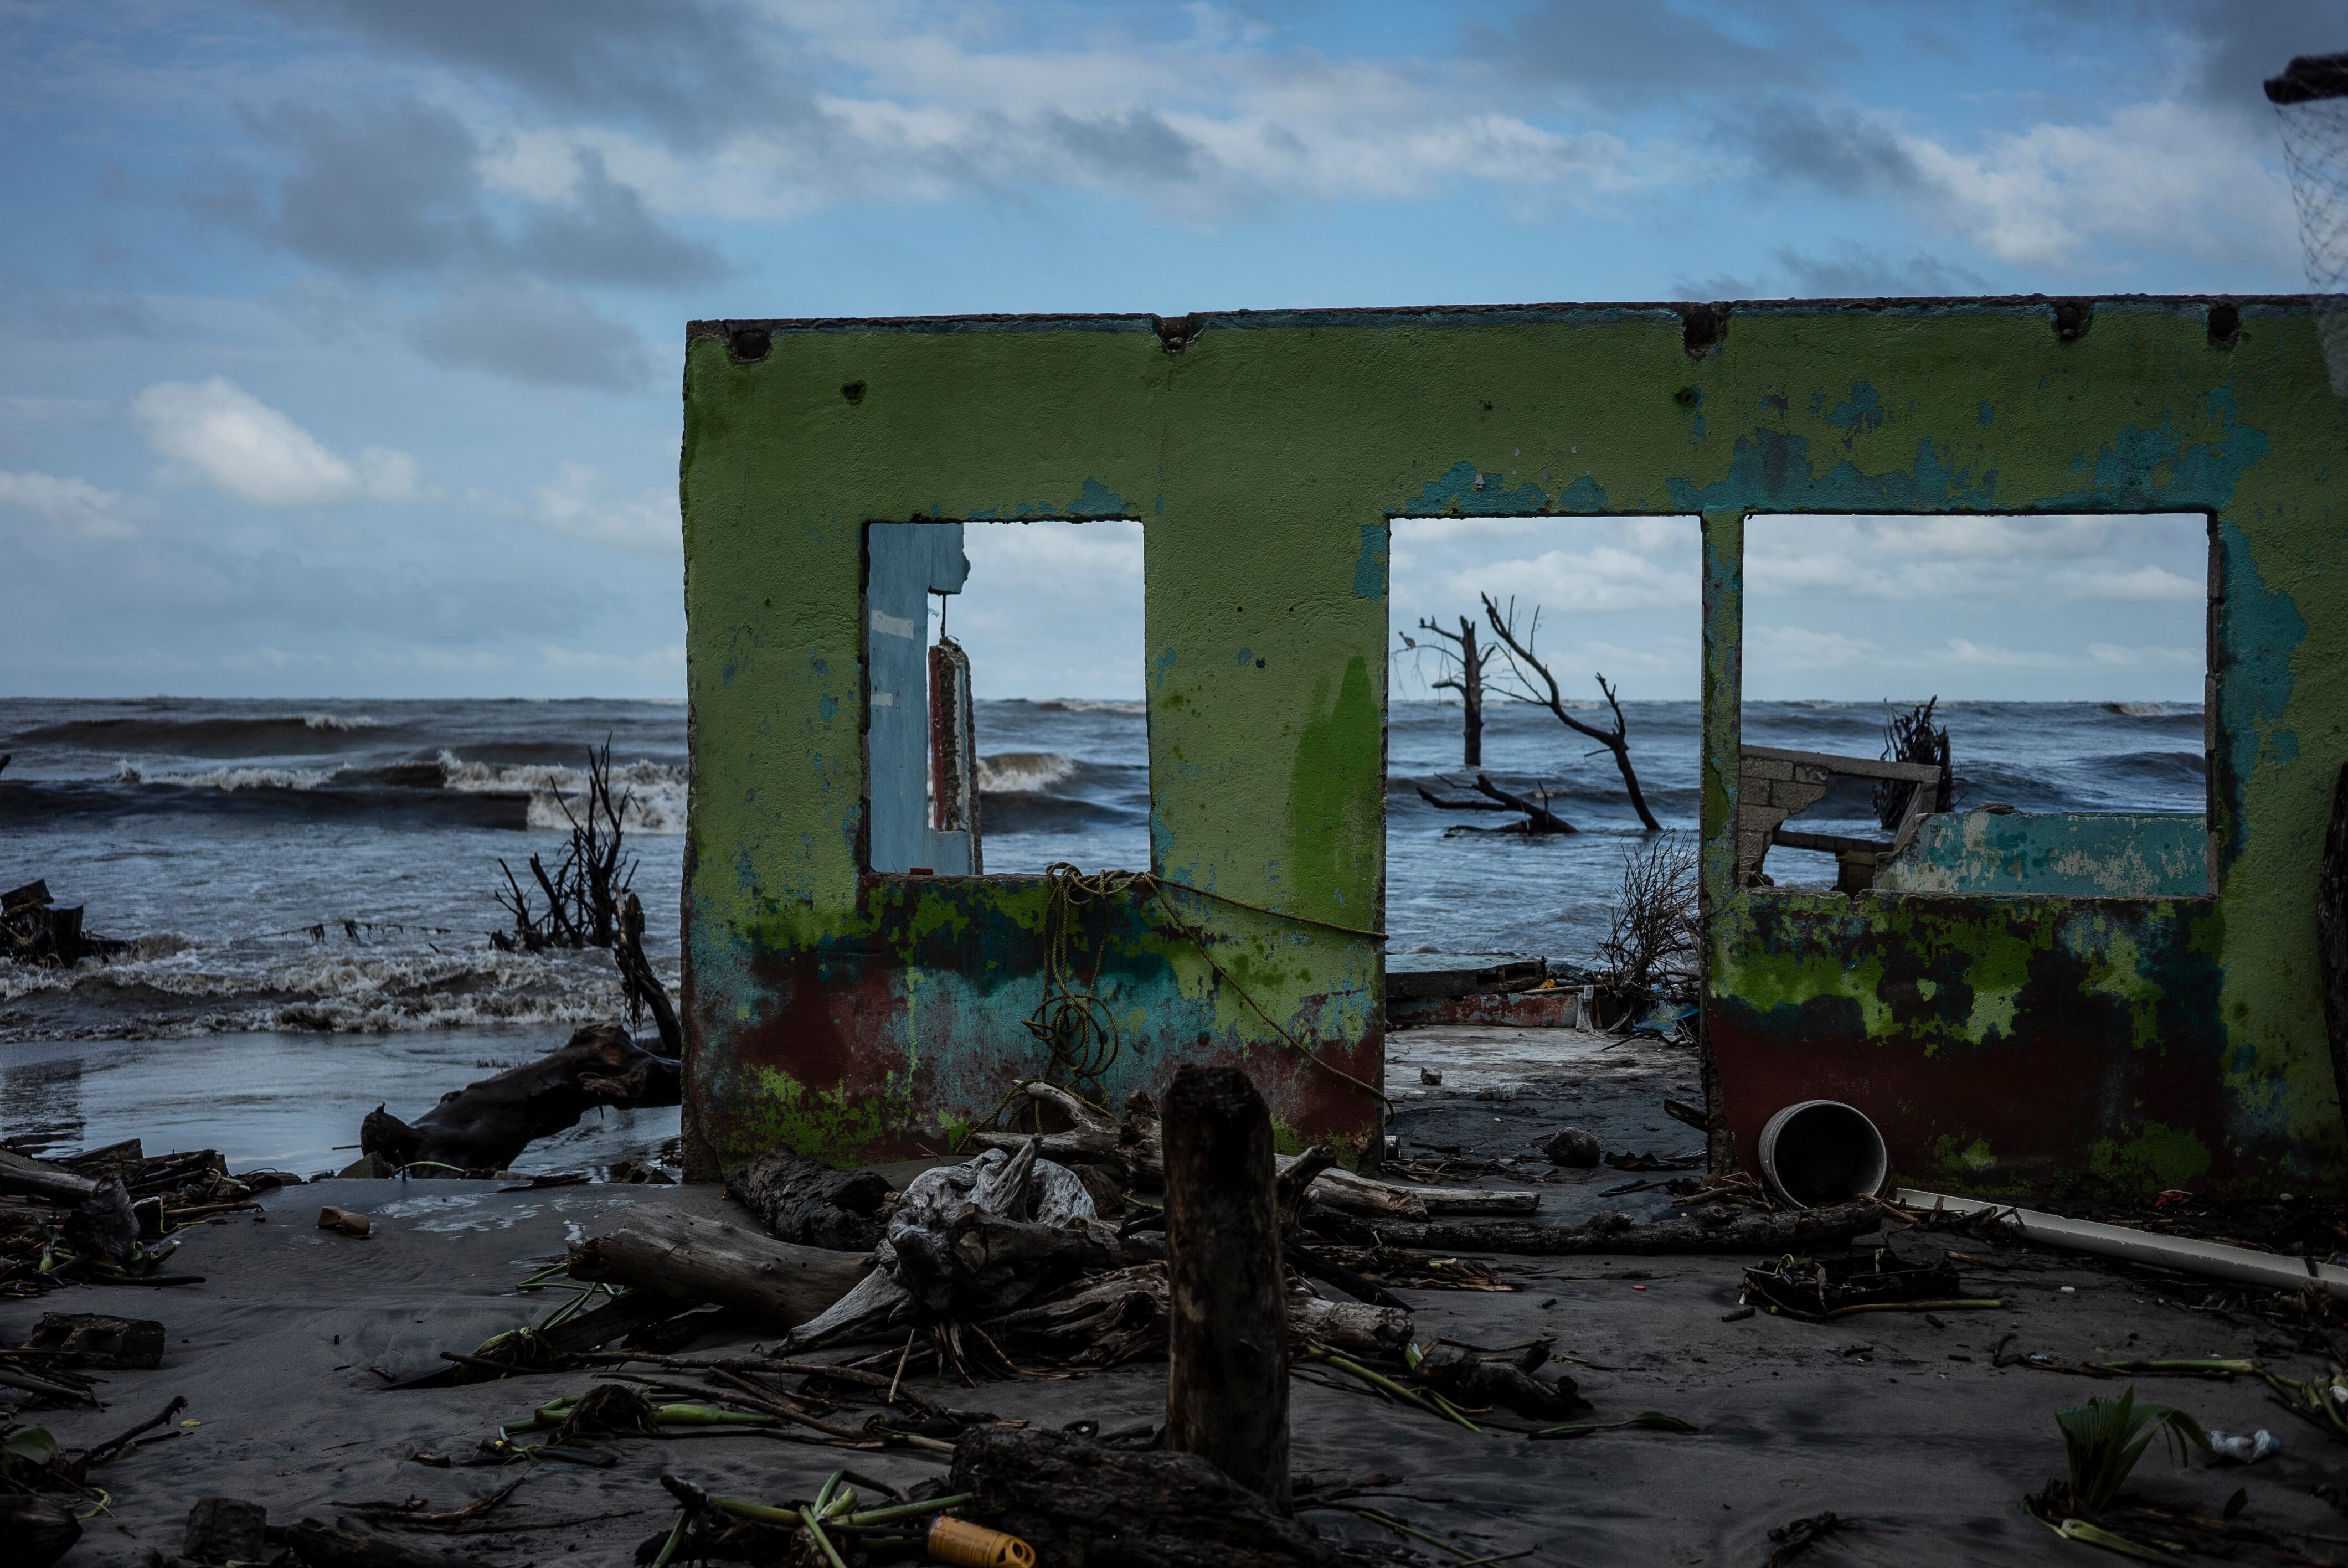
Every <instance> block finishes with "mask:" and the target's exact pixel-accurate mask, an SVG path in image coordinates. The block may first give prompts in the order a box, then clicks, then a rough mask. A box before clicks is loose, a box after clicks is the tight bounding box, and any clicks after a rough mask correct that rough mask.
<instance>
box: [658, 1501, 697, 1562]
mask: <svg viewBox="0 0 2348 1568" xmlns="http://www.w3.org/2000/svg"><path fill="white" fill-rule="evenodd" d="M692 1522H693V1514H692V1512H690V1511H687V1512H683V1513H680V1514H678V1515H677V1516H676V1528H675V1529H674V1530H672V1531H670V1532H668V1539H667V1540H666V1541H664V1542H661V1549H660V1555H659V1556H657V1557H655V1558H654V1559H653V1568H668V1560H669V1559H670V1558H672V1557H674V1556H675V1555H676V1548H677V1543H678V1542H682V1541H683V1540H684V1539H685V1526H686V1525H688V1524H690V1523H692Z"/></svg>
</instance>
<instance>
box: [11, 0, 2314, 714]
mask: <svg viewBox="0 0 2348 1568" xmlns="http://www.w3.org/2000/svg"><path fill="white" fill-rule="evenodd" d="M2341 48H2348V3H2343V0H2326V3H2322V4H2317V3H2312V0H2302V3H2296V4H2292V3H2278V4H2256V3H2244V0H2234V3H2231V4H2227V3H2221V0H2167V3H2160V0H2036V3H2035V4H2029V5H1994V4H1969V3H1966V0H1949V3H1947V4H1943V5H1935V6H1931V7H1924V6H1915V5H1849V4H1843V5H1824V4H1807V3H1804V0H1771V3H1769V4H1761V3H1758V0H1755V3H1749V4H1748V3H1745V0H1723V3H1719V4H1713V5H1699V4H1695V3H1694V0H1675V3H1673V4H1662V3H1657V4H1646V5H1622V4H1615V3H1612V0H1492V3H1488V4H1462V5H1435V4H1412V5H1405V4H1389V3H1377V0H1354V3H1352V4H1336V3H1334V0H1289V3H1282V0H1259V3H1255V4H1241V5H1210V4H1182V5H1177V4H1164V5H1158V4H1128V5H1080V4H1057V3H1054V0H1031V3H1026V4H1021V5H999V4H955V3H953V0H938V3H935V4H930V5H900V4H893V3H891V0H858V3H852V4H849V3H843V4H829V3H816V0H804V3H802V0H761V3H744V4H721V3H718V0H672V3H668V4H661V5H651V4H644V3H642V0H495V3H484V0H397V3H392V0H384V3H379V4H365V3H361V0H255V3H253V4H248V5H221V4H202V3H184V4H183V3H178V0H78V3H74V4H54V5H53V4H46V3H44V0H0V211H4V212H5V213H6V214H7V219H6V221H5V224H0V549H5V559H6V560H7V562H8V567H7V569H6V570H5V572H0V660H5V678H0V690H5V691H6V692H13V693H17V694H54V695H127V694H143V693H149V692H180V693H191V694H207V695H254V696H263V695H266V696H300V695H354V696H391V695H406V696H433V695H519V696H568V695H608V696H660V697H667V696H675V695H678V694H681V693H682V691H683V685H684V615H683V608H682V586H681V576H682V560H681V552H680V548H679V543H678V525H677V517H676V499H675V497H676V456H677V445H678V423H679V408H678V399H677V381H678V375H679V370H680V365H681V360H682V353H683V329H684V324H685V322H686V321H687V320H690V319H694V318H702V317H726V316H735V317H744V316H748V317H757V316H809V315H843V316H861V315H908V314H930V313H957V312H994V311H1014V312H1031V311H1032V312H1092V311H1155V312H1158V313H1163V314H1179V313H1187V312H1190V311H1194V310H1212V309H1229V308H1241V307H1267V308H1268V307H1282V306H1354V305H1390V304H1418V303H1463V302H1508V301H1540V300H1604V299H1636V300H1652V299H1658V298H1688V299H1698V300H1710V299H1736V298H1753V297H1785V296H1796V295H1853V294H1877V293H1970V292H2059V293H2072V294H2076V293H2094V292H2296V291H2298V290H2301V289H2303V288H2304V287H2305V283H2304V280H2303V274H2302V270H2301V262H2300V251H2299V244H2298V238H2297V231H2296V224H2295V219H2294V215H2293V209H2292V205H2291V193H2290V189H2289V186H2288V184H2287V181H2286V179H2285V177H2284V173H2283V169H2282V166H2281V156H2280V148H2279V143H2278V138H2277V133H2276V127H2275V122H2274V119H2273V116H2272V113H2271V111H2270V110H2269V108H2267V106H2266V104H2265V102H2264V100H2263V98H2262V97H2261V96H2260V92H2259V87H2258V84H2259V81H2260V78H2261V77H2265V76H2268V75H2271V74H2272V73H2273V72H2275V71H2277V70H2279V69H2280V68H2281V66H2282V65H2283V63H2284V62H2285V61H2286V60H2287V59H2288V58H2289V57H2290V56H2291V55H2293V54H2302V53H2321V52H2328V51H2332V50H2337V49H2341ZM1447 528H1448V529H1449V530H1450V532H1449V534H1445V532H1444V530H1445V529H1447ZM2198 529H2199V524H2198V522H2189V523H2188V522H2174V521H2172V522H2165V523H2164V522H2159V521H2155V520H2145V519H2130V520H2127V524H2125V525H2123V524H2119V523H2115V522H2112V521H2108V520H2106V521H2097V520H2095V519H2037V520H2035V521H2034V523H2031V524H2030V525H2028V526H2024V525H2023V524H2022V523H2021V522H2020V521H2019V520H2016V521H2015V522H2014V523H2013V526H2010V527H2008V526H2003V525H2001V526H2000V527H1997V528H1991V529H1988V530H1980V529H1974V530H1972V532H1970V533H1968V532H1964V531H1962V530H1954V531H1952V526H1946V525H1934V524H1931V523H1930V522H1929V521H1928V522H1925V523H1922V524H1917V523H1902V524H1895V523H1890V522H1881V521H1869V520H1866V519H1839V518H1823V519H1822V518H1805V519H1799V520H1786V521H1784V522H1783V523H1782V525H1772V524H1769V523H1766V522H1756V525H1755V528H1754V538H1755V552H1756V553H1755V556H1754V570H1755V573H1756V581H1755V588H1754V600H1753V602H1752V603H1751V604H1750V605H1749V606H1748V626H1749V629H1750V630H1749V634H1750V635H1751V636H1752V637H1753V639H1754V656H1753V660H1752V661H1751V667H1752V669H1753V671H1755V682H1756V685H1755V690H1756V694H1782V695H1789V696H1794V695H1817V696H1832V695H1849V696H1855V697H1868V698H1871V697H1875V696H1879V695H1883V694H1885V693H1884V692H1881V691H1879V690H1878V689H1877V688H1879V687H1880V686H1882V685H1883V684H1884V683H1885V682H1888V681H1890V680H1893V679H1894V678H1895V677H1896V678H1897V679H1898V680H1900V681H1902V682H1905V681H1907V680H1909V679H1910V675H1911V673H1912V675H1913V678H1914V680H1915V681H1916V682H1919V683H1920V684H1930V683H1931V682H1932V681H1933V680H1934V679H1935V678H1936V677H1937V676H1938V675H1939V674H1940V673H1941V668H1942V667H1943V666H1945V667H1946V668H1947V669H1948V670H1950V671H1953V672H1954V673H1953V675H1952V682H1951V684H1952V686H1953V687H1954V688H1955V689H1954V690H1949V689H1947V688H1942V689H1943V690H1944V692H1945V694H1948V695H1952V696H1953V695H1958V694H1964V695H1977V696H1992V695H2042V696H2072V695H2093V696H2119V697H2152V698H2161V697H2172V696H2173V697H2180V698H2189V697H2190V696H2192V695H2194V694H2195V693H2197V692H2198V691H2199V661H2200V651H2199V635H2200V633H2199V624H2200V612H2199V596H2200V592H2201V588H2200V584H2201V576H2200V573H2201V558H2200V554H2199V549H2200V546H2199V533H2198ZM976 531H977V530H975V529H974V530H973V532H976ZM994 532H995V533H996V534H998V535H1001V536H1002V538H990V540H989V541H987V542H984V543H983V545H974V548H973V584H972V589H971V596H970V599H969V602H968V617H969V619H968V626H969V628H970V629H971V630H972V631H973V634H974V635H976V634H978V633H979V632H980V631H981V630H982V618H983V616H988V615H992V616H995V617H998V618H999V626H1000V628H1001V630H999V631H998V633H997V635H996V645H997V647H998V648H999V649H1000V650H1001V651H1000V653H999V656H997V657H995V658H994V659H993V660H992V661H989V662H987V663H985V664H983V665H982V666H981V668H980V670H979V674H978V681H979V689H980V692H981V693H982V694H983V695H998V696H1011V695H1030V696H1043V695H1082V696H1138V694H1139V692H1140V658H1139V649H1138V631H1135V630H1132V629H1131V623H1130V617H1129V614H1128V612H1127V611H1125V610H1121V609H1119V608H1118V606H1119V605H1121V604H1123V603H1124V602H1126V601H1125V600H1123V599H1121V598H1120V597H1119V596H1120V595H1125V594H1128V593H1135V594H1138V582H1139V571H1140V565H1139V561H1138V544H1135V543H1133V542H1132V540H1131V539H1130V538H1129V537H1128V538H1125V539H1124V540H1123V541H1122V542H1120V540H1119V538H1115V537H1112V536H1113V534H1114V532H1115V531H1114V530H1109V529H1102V528H1094V529H1093V530H1092V531H1091V532H1089V533H1087V532H1086V531H1085V530H1083V529H1077V528H1060V529H1049V528H1040V527H1039V528H1036V529H1035V530H1033V531H1032V533H1031V534H1030V536H1029V538H1028V539H1027V540H1026V542H1025V543H1021V542H1018V541H1011V542H1007V543H1006V542H1004V540H1005V539H1007V538H1008V534H1007V532H1006V531H1004V530H995V531H994ZM987 551H992V552H994V556H995V557H999V558H1000V559H1001V560H1002V561H1003V563H1004V565H1005V568H1006V569H1005V570H1004V571H1003V572H1002V573H1000V574H999V575H998V574H997V573H995V572H994V570H993V569H991V568H990V567H989V559H992V558H990V557H989V556H987V555H986V554H985V553H984V552H987ZM1022 552H1025V553H1024V554H1023V553H1022ZM1120 552H1123V553H1122V554H1120ZM1394 560H1395V622H1396V624H1397V625H1398V626H1401V625H1406V624H1408V623H1409V622H1410V621H1412V620H1415V619H1416V614H1418V613H1436V612H1438V611H1439V612H1442V613H1447V614H1448V613H1456V610H1457V608H1459V600H1460V598H1461V596H1462V595H1463V594H1472V593H1473V592H1474V591H1479V589H1478V586H1477V585H1478V583H1479V582H1490V581H1495V580H1506V581H1509V582H1512V583H1515V584H1516V585H1517V587H1518V591H1519V593H1520V594H1524V593H1526V592H1528V591H1529V585H1534V584H1541V585H1547V586H1545V587H1543V588H1541V589H1540V591H1541V592H1542V593H1544V594H1545V595H1546V598H1545V600H1544V605H1545V609H1546V610H1547V612H1548V618H1547V619H1546V620H1544V623H1543V625H1544V633H1543V635H1544V637H1545V638H1547V639H1549V640H1550V641H1548V642H1546V643H1545V646H1547V647H1551V648H1554V649H1555V650H1556V651H1558V653H1559V656H1560V659H1562V660H1565V661H1568V662H1569V663H1570V665H1571V666H1572V667H1574V668H1576V669H1577V670H1578V669H1580V668H1581V666H1582V665H1584V664H1588V665H1590V666H1591V668H1593V669H1605V670H1606V671H1607V673H1608V674H1609V675H1610V677H1611V678H1613V679H1616V680H1619V681H1621V682H1623V685H1624V689H1625V690H1626V692H1631V693H1632V694H1634V695H1649V696H1686V695H1692V694H1693V693H1694V647H1695V635H1694V564H1693V563H1694V555H1693V543H1692V526H1691V525H1688V524H1685V523H1683V522H1681V521H1678V520H1674V519H1647V520H1628V519H1623V520H1598V521H1591V522H1574V523H1570V524H1568V523H1566V522H1563V521H1561V520H1557V519H1551V520H1549V521H1547V522H1544V523H1540V524H1531V523H1516V524H1505V523H1485V522H1478V523H1473V524H1462V525H1450V524H1443V523H1439V522H1435V521H1427V522H1424V523H1409V522H1406V523H1401V524H1398V525H1397V544H1396V548H1395V557H1394ZM1046 568H1050V569H1056V570H1061V571H1063V572H1064V574H1065V573H1066V572H1071V571H1073V572H1077V573H1078V577H1077V578H1076V579H1068V580H1080V579H1081V574H1082V572H1084V571H1093V570H1098V571H1101V572H1105V573H1107V574H1108V579H1114V581H1113V582H1112V581H1109V580H1108V579H1103V584H1102V588H1101V591H1099V592H1098V593H1097V594H1094V595H1091V596H1089V597H1086V596H1083V595H1079V596H1078V598H1079V600H1082V602H1080V603H1077V604H1076V605H1074V606H1073V607H1072V606H1071V602H1070V597H1069V595H1068V593H1067V592H1066V589H1061V588H1053V587H1050V586H1048V585H1047V583H1046V581H1045V578H1046V577H1047V576H1048V572H1047V571H1046ZM1961 580H1962V581H1963V582H1966V583H1970V584H1972V589H1970V590H1969V591H1968V592H1967V593H1964V594H1956V595H1952V593H1951V591H1950V585H1951V584H1952V583H1955V582H1959V581H1961ZM982 590H984V594H982ZM2033 596H2034V597H2033ZM982 597H985V598H986V599H987V600H988V602H986V603H982V602H981V600H982ZM1047 605H1048V606H1049V607H1050V608H1051V609H1052V610H1053V613H1052V615H1051V616H1050V617H1049V620H1050V623H1051V624H1053V625H1054V626H1056V627H1057V628H1059V629H1060V630H1059V631H1058V634H1057V641H1055V640H1054V638H1052V637H1047V636H1042V635H1039V634H1036V633H1035V630H1034V628H1035V627H1036V626H1038V625H1041V624H1043V623H1044V622H1045V620H1046V618H1045V614H1044V611H1045V608H1046V606H1047ZM1470 605H1471V607H1472V600H1471V601H1470ZM949 613H950V614H951V613H953V611H951V610H950V611H949ZM1022 629H1025V630H1022ZM1014 633H1015V634H1014ZM1120 639H1121V640H1122V641H1130V642H1132V643H1134V644H1135V648H1134V658H1133V660H1132V662H1131V666H1130V671H1129V678H1128V671H1126V669H1125V668H1124V667H1123V665H1122V664H1121V662H1120V661H1116V660H1110V661H1104V660H1103V658H1102V657H1101V655H1100V650H1101V649H1103V648H1107V647H1115V646H1122V641H1119V640H1120ZM1601 660H1602V661H1604V662H1603V663H1601V662H1600V661H1601ZM1903 661H1905V662H1904V663H1903ZM1928 665H1929V666H1930V668H1927V667H1926V666H1928ZM1910 666H1912V667H1913V668H1912V670H1911V669H1910ZM1406 679H1407V678H1405V679H1404V681H1402V682H1398V684H1397V695H1402V694H1406V693H1405V690H1404V687H1405V685H1406ZM1968 683H1970V687H1969V686H1968ZM1862 685H1863V686H1865V688H1866V689H1864V690H1861V689H1860V688H1861V686H1862ZM1765 687H1766V690H1764V688H1765ZM1846 688H1848V690H1846Z"/></svg>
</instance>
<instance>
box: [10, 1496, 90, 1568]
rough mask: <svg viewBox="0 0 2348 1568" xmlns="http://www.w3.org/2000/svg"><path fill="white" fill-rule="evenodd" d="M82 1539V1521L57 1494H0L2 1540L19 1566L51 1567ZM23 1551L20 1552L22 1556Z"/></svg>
mask: <svg viewBox="0 0 2348 1568" xmlns="http://www.w3.org/2000/svg"><path fill="white" fill-rule="evenodd" d="M80 1539H81V1521H80V1520H78V1519H76V1518H75V1517H74V1515H73V1510H72V1509H70V1508H68V1507H67V1506H66V1505H65V1504H64V1503H63V1502H60V1501H58V1500H57V1499H56V1498H54V1497H43V1496H40V1495H39V1494H38V1493H33V1492H19V1493H15V1494H13V1495H11V1494H7V1493H0V1541H5V1542H9V1547H8V1560H9V1561H10V1562H11V1563H17V1564H19V1565H20V1568H49V1564H50V1563H54V1562H56V1561H57V1559H58V1558H60V1557H62V1556H64V1555H65V1554H66V1553H68V1552H70V1551H72V1550H73V1544H74V1542H77V1541H79V1540H80ZM20 1553H21V1555H20Z"/></svg>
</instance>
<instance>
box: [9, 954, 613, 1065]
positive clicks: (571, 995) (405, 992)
mask: <svg viewBox="0 0 2348 1568" xmlns="http://www.w3.org/2000/svg"><path fill="white" fill-rule="evenodd" d="M269 947H270V945H268V944H259V943H255V942H252V941H247V942H242V943H237V944H232V945H231V946H230V947H229V948H214V949H210V950H206V949H202V948H198V947H196V946H194V945H193V944H191V943H190V942H188V941H187V940H186V938H177V937H162V938H151V937H150V938H142V939H141V940H140V942H139V944H138V946H137V947H136V948H134V949H133V951H132V952H131V953H130V954H129V955H128V956H126V957H125V958H118V959H116V960H115V961H113V962H111V963H108V964H102V965H101V964H96V963H84V964H82V965H80V966H78V967H77V968H72V969H64V970H60V969H41V968H31V967H29V966H24V965H15V964H0V1040H56V1039H79V1040H121V1039H153V1038H163V1037H174V1036H179V1037H184V1036H189V1035H201V1034H218V1033H232V1032H242V1031H247V1030H263V1031H266V1030H287V1031H300V1032H310V1033H320V1034H385V1033H403V1032H408V1031H413V1030H440V1029H461V1028H467V1027H474V1026H479V1025H483V1024H498V1023H516V1024H530V1023H542V1024H559V1025H575V1024H579V1023H584V1022H589V1021H592V1020H598V1019H609V1018H615V1017H619V1016H621V1014H622V1013H623V1010H624V1008H625V1001H624V999H623V996H622V994H621V990H620V987H619V984H618V980H617V977H616V975H615V973H614V971H613V967H612V961H611V955H610V954H609V953H607V952H604V951H602V950H601V949H596V948H589V949H587V950H585V951H582V952H576V953H569V952H562V953H539V954H526V953H500V952H498V951H495V950H494V949H486V950H485V949H483V948H479V947H475V946H473V945H472V940H471V939H469V940H468V943H467V947H466V948H465V950H461V951H438V952H436V951H433V950H431V949H430V948H425V950H423V951H415V950H401V951H379V952H371V951H368V950H366V949H365V948H351V947H345V946H344V945H342V944H340V943H337V942H334V941H333V940H332V939H331V938H330V939H329V941H328V942H327V943H324V944H315V945H311V946H308V947H304V948H298V949H293V950H288V949H287V945H286V944H283V943H280V944H275V945H274V948H275V950H268V948H269Z"/></svg>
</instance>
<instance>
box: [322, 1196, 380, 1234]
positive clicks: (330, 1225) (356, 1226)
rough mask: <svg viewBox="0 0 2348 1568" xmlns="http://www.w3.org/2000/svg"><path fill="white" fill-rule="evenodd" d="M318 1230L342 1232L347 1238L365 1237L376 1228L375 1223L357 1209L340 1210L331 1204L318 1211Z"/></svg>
mask: <svg viewBox="0 0 2348 1568" xmlns="http://www.w3.org/2000/svg"><path fill="white" fill-rule="evenodd" d="M318 1228H319V1229H320V1230H322V1231H340V1232H342V1233H343V1234H344V1235H347V1236H364V1235H366V1234H367V1233H368V1232H369V1231H371V1230H373V1229H374V1228H375V1222H374V1221H373V1220H370V1219H368V1218H367V1217H366V1215H365V1214H360V1213H359V1212H358V1211H357V1210H355V1209H338V1208H336V1207H335V1206H334V1205H333V1204H327V1205H326V1206H325V1207H324V1208H322V1209H320V1210H319V1211H318Z"/></svg>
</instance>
